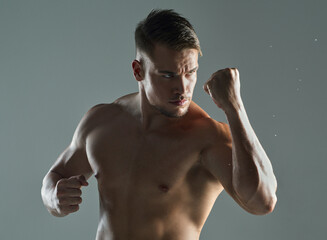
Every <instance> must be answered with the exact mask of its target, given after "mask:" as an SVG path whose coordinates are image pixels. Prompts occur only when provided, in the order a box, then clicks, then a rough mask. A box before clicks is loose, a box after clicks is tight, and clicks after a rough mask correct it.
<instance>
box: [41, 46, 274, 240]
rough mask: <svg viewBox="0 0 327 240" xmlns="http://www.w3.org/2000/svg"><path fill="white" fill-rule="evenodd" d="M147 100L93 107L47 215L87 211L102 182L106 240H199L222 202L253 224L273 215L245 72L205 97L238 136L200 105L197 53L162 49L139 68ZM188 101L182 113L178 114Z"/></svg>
mask: <svg viewBox="0 0 327 240" xmlns="http://www.w3.org/2000/svg"><path fill="white" fill-rule="evenodd" d="M132 68H133V73H134V77H135V80H136V81H137V82H138V85H139V92H137V93H132V94H128V95H125V96H123V97H121V98H119V99H117V100H116V101H114V102H113V103H111V104H99V105H96V106H94V107H92V108H91V109H90V110H89V111H88V112H87V113H86V114H85V116H84V117H83V118H82V120H81V121H80V123H79V125H78V126H77V128H76V131H75V133H74V136H73V139H72V142H71V144H70V145H69V146H68V147H67V149H66V150H65V151H64V152H63V153H62V154H61V155H60V156H59V157H58V159H57V161H56V162H55V163H54V164H53V166H52V167H51V168H50V170H49V172H48V173H47V175H46V176H45V177H44V179H43V186H42V190H41V193H42V199H43V202H44V204H45V206H46V207H47V209H48V211H49V212H50V213H51V214H53V215H54V216H58V217H62V216H66V215H68V214H70V213H73V212H76V211H77V210H78V209H79V204H80V203H81V201H82V198H81V195H82V191H81V189H82V187H83V186H87V185H88V183H87V179H89V178H90V177H91V176H92V175H93V174H94V176H95V178H96V179H97V183H98V189H99V198H100V220H99V225H98V230H97V236H96V239H97V240H102V239H115V240H118V239H119V240H125V239H126V240H128V239H135V240H138V239H142V240H144V239H152V240H156V239H169V240H174V239H176V240H177V239H179V240H180V239H189V240H191V239H194V240H198V239H199V237H200V233H201V230H202V227H203V225H204V223H205V221H206V219H207V217H208V215H209V213H210V211H211V209H212V207H213V205H214V203H215V201H216V199H217V197H218V196H219V195H220V193H221V192H222V191H223V190H224V189H225V190H226V191H227V192H228V194H229V195H230V196H231V197H232V198H233V199H234V200H235V201H236V202H237V203H238V204H239V205H240V206H241V207H242V208H243V209H245V210H246V211H248V212H249V213H251V214H256V215H263V214H267V213H270V212H272V211H273V209H274V206H275V204H276V200H277V198H276V195H275V192H276V187H277V182H276V179H275V176H274V174H273V170H272V167H271V163H270V161H269V159H268V157H267V155H266V154H265V152H264V150H263V148H262V146H261V145H260V143H259V141H258V139H257V138H256V136H255V133H254V131H253V129H252V127H251V125H250V123H249V121H248V118H247V116H246V112H245V109H244V106H243V104H242V100H241V96H240V93H239V86H240V84H239V73H238V71H237V69H224V70H220V71H218V72H216V73H214V74H213V75H212V76H211V78H210V79H209V80H208V81H207V82H206V83H205V85H204V90H205V91H206V92H207V93H208V94H209V95H210V96H211V98H212V100H213V101H214V103H215V104H216V105H217V107H218V108H221V109H222V110H223V111H224V112H225V113H226V116H227V119H228V121H229V123H230V126H229V125H228V124H226V123H222V122H217V121H216V120H214V119H212V118H211V117H210V116H209V115H208V114H207V113H206V112H205V111H204V110H203V109H201V108H200V107H199V106H198V105H197V104H196V103H195V102H193V101H192V95H193V90H194V86H195V84H196V81H197V75H196V70H197V68H198V51H197V50H196V49H184V50H182V51H174V50H171V49H169V48H167V47H166V46H164V45H159V44H157V45H156V46H155V49H154V53H153V57H152V58H150V57H148V56H147V55H146V54H145V53H142V52H140V51H138V53H137V56H136V59H135V60H134V61H133V63H132ZM181 98H183V99H185V100H186V102H185V103H184V104H183V105H180V106H178V105H176V104H172V103H171V102H173V101H176V100H178V99H181Z"/></svg>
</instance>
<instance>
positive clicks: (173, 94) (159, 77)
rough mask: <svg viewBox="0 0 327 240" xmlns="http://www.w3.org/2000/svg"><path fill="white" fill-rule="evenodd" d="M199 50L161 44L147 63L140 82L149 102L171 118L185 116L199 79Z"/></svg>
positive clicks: (147, 59) (145, 62)
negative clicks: (174, 48)
mask: <svg viewBox="0 0 327 240" xmlns="http://www.w3.org/2000/svg"><path fill="white" fill-rule="evenodd" d="M197 69H198V50H196V49H184V50H181V51H175V50H172V49H169V48H167V47H166V46H163V45H159V44H157V45H156V46H155V48H154V52H153V57H152V58H149V57H146V59H145V61H144V64H143V73H144V78H143V80H142V81H139V82H140V84H141V90H142V91H144V93H145V96H146V98H147V101H148V103H149V104H150V105H151V106H152V107H153V108H155V109H156V110H158V111H159V112H161V113H162V114H164V115H165V116H167V117H173V118H179V117H182V116H184V115H185V114H186V113H187V111H188V108H189V105H190V103H191V100H192V95H193V90H194V86H195V83H196V80H197Z"/></svg>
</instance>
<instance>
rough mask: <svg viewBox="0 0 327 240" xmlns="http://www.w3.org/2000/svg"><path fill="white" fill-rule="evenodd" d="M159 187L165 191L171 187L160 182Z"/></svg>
mask: <svg viewBox="0 0 327 240" xmlns="http://www.w3.org/2000/svg"><path fill="white" fill-rule="evenodd" d="M159 189H160V190H161V191H163V192H168V190H169V187H168V186H167V185H165V184H160V185H159Z"/></svg>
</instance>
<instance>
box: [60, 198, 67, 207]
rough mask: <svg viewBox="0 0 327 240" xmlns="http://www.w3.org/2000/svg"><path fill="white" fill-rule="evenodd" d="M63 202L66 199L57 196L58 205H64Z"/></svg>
mask: <svg viewBox="0 0 327 240" xmlns="http://www.w3.org/2000/svg"><path fill="white" fill-rule="evenodd" d="M65 203H66V199H64V198H58V205H59V206H63V205H65Z"/></svg>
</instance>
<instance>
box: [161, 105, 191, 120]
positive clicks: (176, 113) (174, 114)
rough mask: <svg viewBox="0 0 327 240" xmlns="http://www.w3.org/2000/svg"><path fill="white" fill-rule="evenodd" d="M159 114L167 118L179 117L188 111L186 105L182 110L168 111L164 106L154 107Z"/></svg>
mask: <svg viewBox="0 0 327 240" xmlns="http://www.w3.org/2000/svg"><path fill="white" fill-rule="evenodd" d="M155 108H156V109H157V110H158V111H159V112H160V113H161V114H163V115H165V116H166V117H169V118H181V117H183V116H185V115H186V113H187V112H188V107H187V108H186V109H185V110H183V111H168V110H166V109H164V108H159V107H155Z"/></svg>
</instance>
